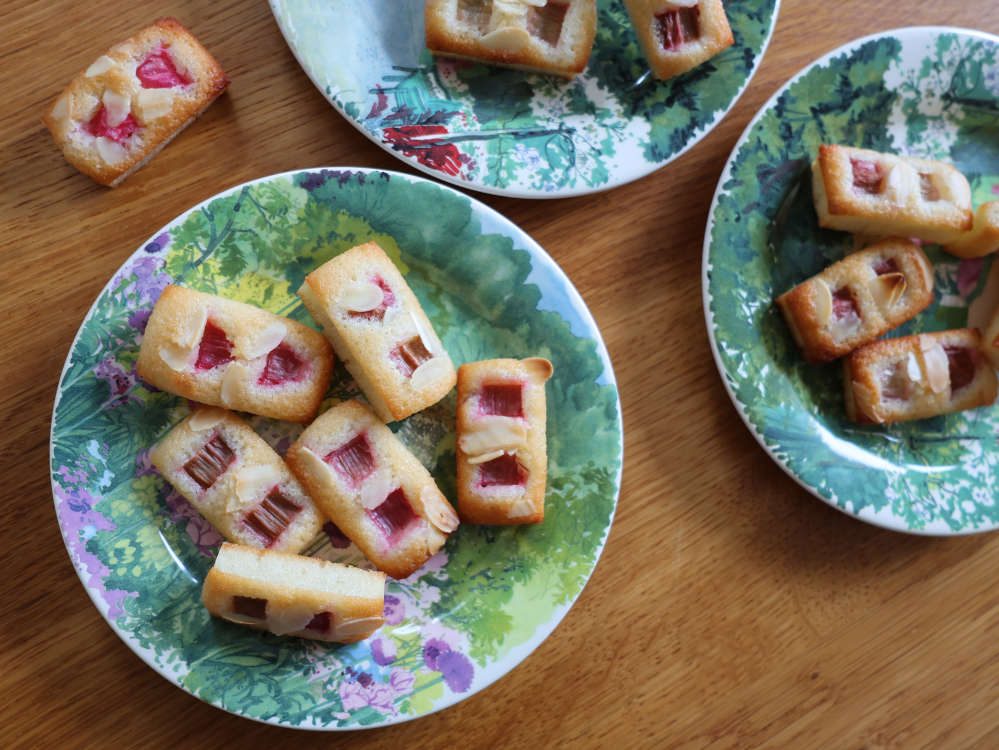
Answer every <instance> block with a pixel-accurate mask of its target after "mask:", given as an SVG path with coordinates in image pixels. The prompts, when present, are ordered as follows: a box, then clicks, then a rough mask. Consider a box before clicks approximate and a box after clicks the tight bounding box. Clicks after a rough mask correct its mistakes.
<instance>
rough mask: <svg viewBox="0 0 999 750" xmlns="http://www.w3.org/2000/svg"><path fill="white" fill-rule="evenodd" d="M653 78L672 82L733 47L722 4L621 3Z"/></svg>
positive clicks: (685, 0)
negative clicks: (670, 79) (676, 77)
mask: <svg viewBox="0 0 999 750" xmlns="http://www.w3.org/2000/svg"><path fill="white" fill-rule="evenodd" d="M624 5H625V7H626V8H627V9H628V15H629V16H630V17H631V25H632V26H633V27H634V28H635V35H636V36H637V37H638V43H639V46H641V48H642V53H643V54H644V55H645V59H646V60H647V61H648V63H649V67H650V68H652V73H653V75H655V77H656V78H659V79H667V78H673V77H675V76H678V75H680V74H681V73H686V72H687V71H689V70H693V69H694V68H696V67H697V66H698V65H701V64H702V63H705V62H707V61H708V60H710V59H711V58H712V57H714V56H715V55H717V54H718V53H719V52H721V51H722V50H725V49H727V48H728V47H731V46H732V45H733V44H734V43H735V39H734V38H733V37H732V29H731V27H730V26H729V24H728V17H727V16H726V15H725V7H724V6H723V5H722V0H624Z"/></svg>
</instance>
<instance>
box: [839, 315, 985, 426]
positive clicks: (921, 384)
mask: <svg viewBox="0 0 999 750" xmlns="http://www.w3.org/2000/svg"><path fill="white" fill-rule="evenodd" d="M980 347H981V336H979V334H978V331H977V330H975V329H970V328H962V329H957V330H952V331H941V332H939V333H921V334H917V335H915V336H905V337H902V338H895V339H885V340H883V341H875V342H874V343H872V344H868V345H867V346H864V347H861V348H860V349H857V350H856V351H855V352H853V353H852V354H851V355H850V356H849V357H847V358H846V359H845V360H844V376H843V380H844V388H845V392H846V414H847V416H848V417H849V418H850V419H851V420H853V421H854V422H859V423H870V422H873V423H877V424H888V423H892V422H902V421H907V420H912V419H925V418H927V417H935V416H939V415H941V414H949V413H952V412H958V411H964V410H965V409H974V408H976V407H979V406H987V405H989V404H991V403H992V402H993V401H995V400H996V374H995V371H994V370H993V369H992V366H991V364H990V363H989V361H988V360H987V359H986V358H985V357H984V356H983V355H982V352H981V350H980Z"/></svg>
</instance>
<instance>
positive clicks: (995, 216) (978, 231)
mask: <svg viewBox="0 0 999 750" xmlns="http://www.w3.org/2000/svg"><path fill="white" fill-rule="evenodd" d="M944 250H946V251H947V252H948V253H950V254H951V255H956V256H957V257H959V258H981V257H982V256H984V255H989V254H990V253H994V252H995V251H996V250H999V201H989V202H988V203H983V204H982V205H980V206H979V207H978V209H977V210H976V211H975V218H974V223H973V224H972V227H971V231H969V232H965V233H964V234H962V235H960V236H958V237H957V238H956V239H954V240H952V241H951V242H949V243H948V244H947V245H946V246H945V247H944Z"/></svg>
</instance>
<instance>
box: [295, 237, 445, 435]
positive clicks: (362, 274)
mask: <svg viewBox="0 0 999 750" xmlns="http://www.w3.org/2000/svg"><path fill="white" fill-rule="evenodd" d="M298 296H299V297H301V298H302V301H303V302H304V303H305V306H306V307H307V308H308V310H309V312H310V313H312V317H313V318H315V319H316V321H318V322H319V323H320V325H322V327H323V331H324V332H325V333H326V335H327V336H328V337H329V338H330V340H331V341H332V342H333V347H334V349H335V350H336V353H337V356H339V357H340V358H341V359H342V360H343V364H344V366H345V367H346V368H347V370H348V372H350V374H351V375H353V376H354V380H356V381H357V384H358V386H360V388H361V390H362V391H363V392H364V395H365V397H366V398H367V399H368V402H369V403H370V404H371V407H372V408H373V409H374V410H375V413H376V414H377V415H378V417H379V418H380V419H382V420H383V421H385V422H393V421H396V420H399V419H405V418H406V417H408V416H410V415H411V414H415V413H416V412H418V411H422V410H423V409H426V408H427V407H429V406H432V405H434V404H436V403H437V402H438V401H440V400H441V399H442V398H444V396H446V395H447V394H448V393H449V392H450V391H451V389H452V388H453V387H454V383H455V372H454V365H453V364H452V363H451V358H450V357H449V356H448V353H447V351H446V350H445V349H444V345H443V344H442V343H441V340H440V339H439V338H438V336H437V333H436V332H435V331H434V329H433V326H432V325H430V320H429V319H428V318H427V316H426V314H425V313H424V312H423V308H422V307H420V302H419V300H418V299H417V298H416V295H415V294H413V290H412V289H410V288H409V284H407V283H406V280H405V279H404V278H403V276H402V274H401V273H399V270H398V269H397V268H396V267H395V264H394V263H393V262H392V260H391V259H390V258H389V257H388V255H386V254H385V251H384V250H382V248H381V247H379V246H378V245H377V244H376V243H374V242H368V243H366V244H364V245H358V246H357V247H353V248H351V249H350V250H347V251H346V252H344V253H341V254H340V255H338V256H336V257H335V258H333V259H332V260H329V261H327V262H326V263H324V264H323V265H322V266H320V267H319V268H317V269H316V270H315V271H313V272H312V273H310V274H309V275H308V276H306V277H305V283H304V284H302V286H301V288H300V289H299V290H298Z"/></svg>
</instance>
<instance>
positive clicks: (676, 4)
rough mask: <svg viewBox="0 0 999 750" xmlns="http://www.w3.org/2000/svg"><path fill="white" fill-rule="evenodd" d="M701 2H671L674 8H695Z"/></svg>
mask: <svg viewBox="0 0 999 750" xmlns="http://www.w3.org/2000/svg"><path fill="white" fill-rule="evenodd" d="M700 1H701V0H669V5H672V6H673V7H674V8H694V7H696V6H697V4H698V3H699V2H700Z"/></svg>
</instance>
